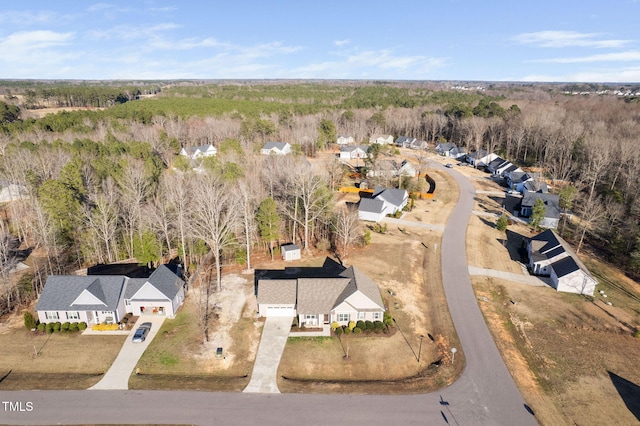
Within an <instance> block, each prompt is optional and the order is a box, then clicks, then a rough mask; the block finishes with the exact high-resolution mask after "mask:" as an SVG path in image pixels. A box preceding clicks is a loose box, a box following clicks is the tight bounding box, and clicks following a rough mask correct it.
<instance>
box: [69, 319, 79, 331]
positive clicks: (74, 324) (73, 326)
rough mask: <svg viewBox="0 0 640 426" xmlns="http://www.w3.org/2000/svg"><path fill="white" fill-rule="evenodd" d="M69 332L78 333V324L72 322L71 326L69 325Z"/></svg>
mask: <svg viewBox="0 0 640 426" xmlns="http://www.w3.org/2000/svg"><path fill="white" fill-rule="evenodd" d="M69 331H70V332H74V333H75V332H77V331H78V323H77V322H72V323H71V324H69Z"/></svg>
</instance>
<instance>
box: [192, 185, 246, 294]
mask: <svg viewBox="0 0 640 426" xmlns="http://www.w3.org/2000/svg"><path fill="white" fill-rule="evenodd" d="M196 186H197V188H198V197H195V199H194V200H193V208H192V210H191V217H190V222H191V223H190V228H191V232H192V234H193V236H194V237H196V238H200V239H201V240H203V241H205V242H206V243H207V245H208V246H209V248H210V249H211V252H212V253H213V259H214V262H215V268H216V288H217V290H218V291H220V289H221V287H222V275H221V272H222V271H221V260H222V251H223V250H224V249H226V248H228V247H231V246H233V245H234V244H236V243H237V240H236V237H235V235H236V231H237V229H238V226H239V224H240V214H239V207H240V206H239V202H238V198H237V197H236V196H235V193H234V192H233V191H232V190H231V189H230V188H228V187H225V185H224V184H223V183H222V181H221V180H220V179H219V178H217V177H214V176H210V175H202V176H199V179H197V182H196Z"/></svg>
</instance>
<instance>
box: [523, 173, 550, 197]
mask: <svg viewBox="0 0 640 426" xmlns="http://www.w3.org/2000/svg"><path fill="white" fill-rule="evenodd" d="M525 192H540V193H541V194H546V193H548V192H549V187H548V186H547V183H546V182H545V181H543V180H540V179H538V178H537V177H532V178H531V179H529V180H528V181H526V182H524V183H523V184H522V193H525Z"/></svg>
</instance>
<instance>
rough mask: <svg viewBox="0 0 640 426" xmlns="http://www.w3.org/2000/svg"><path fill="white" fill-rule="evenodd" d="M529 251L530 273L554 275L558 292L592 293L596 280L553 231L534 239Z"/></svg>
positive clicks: (552, 279)
mask: <svg viewBox="0 0 640 426" xmlns="http://www.w3.org/2000/svg"><path fill="white" fill-rule="evenodd" d="M527 253H528V254H529V269H530V270H531V272H532V273H533V274H535V275H544V276H549V277H551V283H552V285H553V287H554V288H555V289H556V290H557V291H562V292H568V293H578V294H588V295H593V292H594V291H595V286H596V284H597V281H596V280H595V279H594V278H593V277H592V276H591V274H590V273H589V271H588V270H587V268H586V266H584V264H583V263H582V262H581V261H580V259H579V258H578V255H577V254H576V253H575V252H574V251H573V249H572V248H571V246H569V244H567V242H566V241H565V240H563V239H562V238H561V237H560V236H559V235H558V234H556V233H555V232H554V231H553V230H551V229H548V230H546V231H544V232H541V233H540V234H538V235H536V236H534V237H533V238H531V239H530V240H529V242H528V244H527Z"/></svg>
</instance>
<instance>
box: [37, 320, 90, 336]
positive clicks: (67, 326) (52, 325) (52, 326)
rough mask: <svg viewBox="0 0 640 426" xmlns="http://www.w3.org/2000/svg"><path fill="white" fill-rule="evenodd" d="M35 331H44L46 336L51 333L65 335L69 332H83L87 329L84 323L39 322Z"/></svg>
mask: <svg viewBox="0 0 640 426" xmlns="http://www.w3.org/2000/svg"><path fill="white" fill-rule="evenodd" d="M36 328H37V330H38V331H44V332H46V333H48V334H51V333H58V332H63V333H67V332H71V333H75V332H77V331H83V330H85V329H86V328H87V323H86V322H63V323H61V322H59V321H58V322H49V323H46V324H45V323H43V322H41V323H40V324H38V325H37V327H36Z"/></svg>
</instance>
